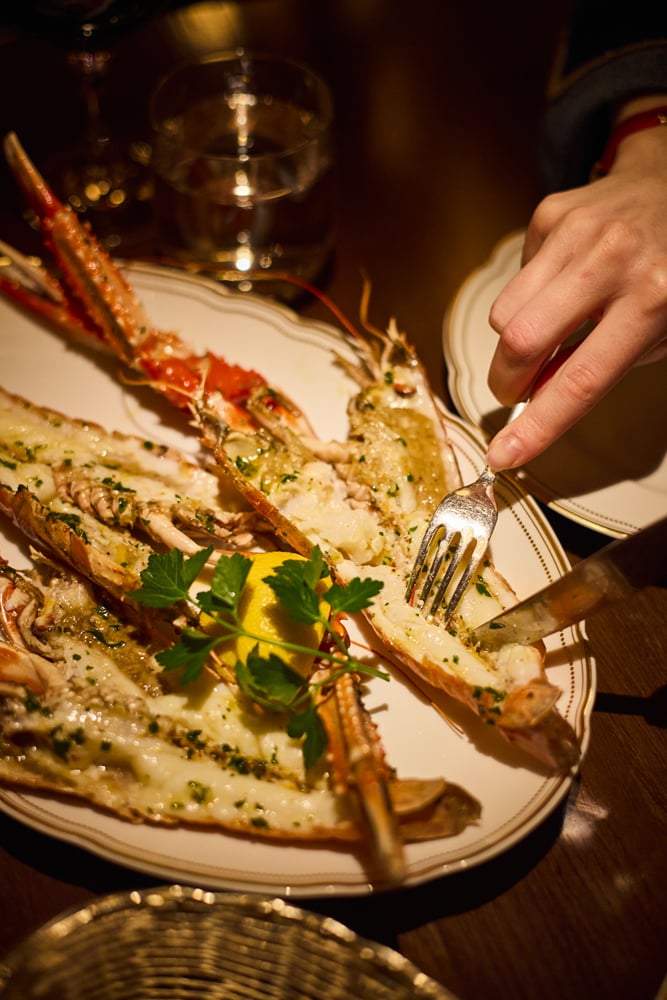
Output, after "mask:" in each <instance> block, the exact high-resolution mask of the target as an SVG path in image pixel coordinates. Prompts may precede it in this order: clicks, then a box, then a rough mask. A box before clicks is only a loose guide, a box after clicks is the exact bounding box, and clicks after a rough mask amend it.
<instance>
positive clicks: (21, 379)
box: [0, 266, 595, 897]
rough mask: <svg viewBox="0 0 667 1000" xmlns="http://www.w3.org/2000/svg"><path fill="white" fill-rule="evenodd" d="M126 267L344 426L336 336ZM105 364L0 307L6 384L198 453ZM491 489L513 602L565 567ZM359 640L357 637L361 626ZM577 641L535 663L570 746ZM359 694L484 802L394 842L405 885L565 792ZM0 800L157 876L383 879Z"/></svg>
mask: <svg viewBox="0 0 667 1000" xmlns="http://www.w3.org/2000/svg"><path fill="white" fill-rule="evenodd" d="M130 276H131V280H132V282H133V284H134V286H135V287H136V289H137V290H138V292H139V294H140V296H141V298H142V299H143V301H144V303H145V305H146V307H147V309H148V312H149V314H150V315H151V317H152V318H153V319H154V321H155V323H156V324H158V325H160V326H161V327H162V328H164V329H174V330H178V331H179V332H180V333H181V334H182V335H183V336H185V337H187V338H188V339H189V340H190V341H192V342H193V343H195V344H196V345H197V346H198V347H200V348H202V347H204V346H208V347H210V348H212V349H214V350H217V351H218V352H219V353H221V354H224V356H225V357H226V358H227V359H228V360H230V361H234V362H237V363H240V364H243V365H244V366H246V367H253V366H254V367H255V368H257V369H258V370H260V371H261V372H262V373H263V374H265V375H267V376H268V377H269V378H270V379H271V380H272V381H273V382H274V384H276V385H278V386H280V387H281V388H282V389H283V390H285V391H286V392H287V393H289V394H290V395H291V396H292V397H293V398H294V399H295V400H296V401H297V402H298V403H299V404H301V406H302V407H303V408H304V410H305V411H306V412H307V413H308V414H309V415H310V417H311V418H312V421H313V424H314V426H315V429H316V431H317V432H318V434H320V435H321V436H323V437H325V436H328V437H338V438H340V437H341V436H344V435H345V434H346V426H347V418H346V402H347V398H348V395H349V393H350V392H351V391H352V385H351V383H350V381H349V379H348V378H347V376H345V375H344V374H343V373H342V371H341V370H340V368H338V367H337V366H336V365H335V364H334V363H333V360H332V354H331V348H332V347H333V346H335V347H336V348H337V349H338V350H345V346H344V344H343V343H342V341H341V338H340V335H339V334H338V333H337V332H336V331H335V330H333V329H332V328H330V327H327V326H324V325H321V324H315V323H312V322H304V321H302V320H300V319H299V318H298V317H296V316H295V315H294V314H293V313H291V312H290V311H289V310H287V309H284V308H281V307H278V306H273V305H271V304H269V303H267V302H265V301H263V300H261V299H259V298H253V297H246V296H237V295H232V294H228V293H225V292H224V290H222V289H221V288H220V287H219V286H217V285H214V284H212V283H205V282H203V281H201V280H199V279H195V278H193V277H191V276H188V275H184V274H180V273H174V272H169V271H165V270H160V269H157V268H149V267H144V266H136V267H133V268H132V269H131V272H130ZM98 357H99V356H98ZM116 367H117V366H116V365H115V363H110V364H107V363H106V362H104V365H103V367H100V363H99V360H96V359H95V358H94V356H92V355H90V356H86V355H84V354H83V353H82V352H80V351H78V350H77V349H76V348H70V347H68V346H67V345H66V344H65V343H64V342H63V341H62V340H61V339H60V338H59V337H58V336H56V335H54V334H52V333H49V332H47V331H46V330H44V329H42V328H41V327H40V326H39V325H37V324H36V323H34V322H32V321H31V320H29V319H27V318H26V317H25V316H24V315H22V314H20V313H19V312H17V311H16V310H15V309H14V307H13V306H11V305H9V304H7V303H5V302H2V301H0V372H2V376H1V378H2V380H3V381H4V383H5V385H6V388H8V389H9V390H11V391H13V392H17V393H20V394H22V395H24V396H27V397H28V398H29V399H31V400H33V401H35V402H38V403H41V404H44V405H48V406H52V407H55V408H57V409H60V410H61V411H64V412H66V413H67V414H70V415H72V416H79V417H89V418H91V419H95V420H96V421H98V422H100V423H102V424H104V425H106V426H107V427H109V428H114V429H117V430H121V431H125V432H130V433H140V434H141V435H142V436H146V437H150V438H152V439H153V440H157V441H160V442H164V443H167V444H172V445H177V446H180V447H181V448H182V449H183V450H187V451H190V452H195V453H196V451H197V444H196V438H195V436H194V432H192V435H189V434H188V431H187V428H186V427H185V426H184V425H183V424H181V423H179V418H178V416H177V415H176V414H175V413H174V412H172V411H170V410H168V409H167V408H166V407H165V406H163V405H162V404H161V403H160V402H159V401H157V402H156V397H155V396H154V395H153V393H152V392H151V391H150V390H149V389H147V388H143V389H136V390H132V389H128V388H127V387H123V386H122V385H121V384H120V383H119V382H118V381H117V380H116V379H115V377H114V371H115V369H116ZM451 438H452V441H453V444H454V447H455V449H456V452H457V454H458V457H459V460H460V464H461V470H462V474H463V476H464V478H465V479H471V478H474V476H476V475H477V473H478V471H479V470H480V469H481V467H482V465H483V451H482V447H481V444H480V441H479V439H478V437H477V435H476V432H473V431H471V430H470V429H469V428H468V427H467V426H466V425H464V424H463V423H462V422H460V421H458V420H455V419H452V422H451ZM499 493H500V502H501V505H502V510H501V513H500V521H499V525H498V528H497V531H496V535H495V538H494V542H493V549H494V556H495V559H496V561H497V563H498V565H499V566H500V567H502V568H503V570H504V572H505V574H506V576H507V577H508V578H510V580H511V582H512V583H513V585H514V587H515V589H516V590H517V591H518V593H519V595H520V596H527V595H528V594H530V593H532V592H533V591H535V590H537V589H539V588H541V587H542V586H544V585H545V584H546V583H548V582H549V581H550V580H552V579H554V577H557V576H559V575H560V574H561V573H562V572H563V571H564V570H565V569H566V568H567V560H566V557H565V555H564V553H563V551H562V549H561V547H560V545H559V543H558V541H557V539H556V538H555V536H554V535H553V533H552V531H551V529H550V527H549V526H548V524H547V523H546V522H545V520H544V519H543V517H542V515H541V513H540V511H539V509H538V508H537V506H536V505H535V504H534V503H533V502H532V501H531V500H528V499H525V498H524V496H523V494H522V493H521V492H520V490H519V488H518V487H515V486H513V485H506V484H504V483H501V484H500V485H499ZM4 534H5V538H4V541H3V539H2V538H1V537H0V553H1V554H2V555H4V556H5V557H6V558H8V559H9V560H10V562H13V563H15V564H19V565H21V566H24V565H27V549H26V546H25V544H24V542H23V541H22V540H21V539H20V538H19V537H18V536H17V535H16V534H15V533H14V532H13V531H10V530H9V528H7V527H5V531H4ZM351 631H352V635H353V639H355V641H359V640H360V639H361V632H360V631H358V630H355V628H354V623H353V629H352V630H351ZM365 640H366V641H369V640H368V635H367V634H366V635H365ZM371 641H372V640H371ZM375 646H376V643H374V644H373V648H375ZM586 646H587V644H586V642H585V636H584V633H583V631H582V629H581V628H579V627H577V628H574V629H571V630H568V631H567V632H566V633H563V634H561V635H557V636H553V637H552V638H551V639H550V640H549V648H550V653H549V659H548V662H549V664H550V665H549V675H550V677H551V679H552V680H553V681H554V682H555V683H556V684H557V685H558V686H559V687H560V688H561V689H562V692H563V693H562V697H561V699H560V703H559V708H560V710H561V712H562V714H563V715H565V716H566V718H567V719H568V720H569V721H570V722H571V724H572V725H573V727H574V729H575V731H576V732H577V734H578V736H579V737H580V738H581V741H582V746H583V748H584V749H585V747H586V744H587V740H588V720H589V715H590V711H591V707H592V700H593V691H594V673H595V670H594V663H593V661H592V660H591V658H590V655H589V654H588V651H587V648H586ZM366 703H367V706H368V707H369V708H370V709H371V710H372V712H373V715H374V718H375V720H376V722H377V724H378V726H379V728H380V731H381V734H382V737H383V740H384V742H385V745H386V748H387V751H388V755H389V759H390V761H391V763H392V764H393V765H394V766H395V767H396V768H397V769H398V773H399V775H401V776H405V777H408V776H424V777H428V776H435V775H439V774H442V775H444V776H445V777H446V778H447V779H448V780H450V781H454V782H458V783H460V784H462V785H463V786H464V787H465V788H467V789H468V790H469V791H470V792H471V793H472V794H473V795H475V796H476V797H477V798H479V799H480V801H481V803H482V818H481V822H480V823H479V825H478V826H473V827H470V828H469V829H467V830H466V831H465V832H464V833H462V834H460V835H459V836H456V837H453V838H451V839H443V840H436V841H431V842H428V843H423V844H411V845H409V846H408V848H407V861H408V882H409V883H410V884H416V883H419V882H424V881H426V880H429V879H433V878H436V877H438V876H440V875H445V874H448V873H450V872H455V871H458V870H460V869H462V868H467V867H470V866H471V865H474V864H477V863H479V862H481V861H484V860H486V859H488V858H491V857H493V856H495V855H497V854H498V853H500V852H501V851H504V850H505V849H507V848H508V847H510V846H511V845H512V844H514V843H516V842H517V841H518V840H520V839H521V838H522V837H524V836H525V835H526V834H527V833H528V832H529V831H530V830H532V829H533V828H535V827H536V826H537V825H538V824H539V823H540V822H541V821H542V820H543V819H544V818H545V817H546V816H547V815H548V814H549V813H550V812H551V811H552V810H553V809H554V808H555V806H556V805H557V804H558V803H559V802H560V801H561V800H562V798H563V796H564V795H565V794H566V792H567V790H568V788H569V785H570V781H571V779H570V778H569V777H563V776H559V777H553V776H548V775H545V774H544V773H542V772H541V771H540V769H539V768H538V767H534V766H532V765H531V763H530V762H529V761H527V760H526V759H525V758H523V757H521V756H520V755H519V754H518V752H517V751H515V750H513V749H512V748H511V747H510V746H509V745H505V743H504V742H501V741H500V739H499V738H498V737H497V736H496V734H495V733H494V731H493V730H492V729H490V728H489V727H488V726H484V725H482V724H481V723H478V721H477V720H476V719H474V718H472V717H471V718H468V717H467V716H468V714H469V713H467V712H466V711H465V709H463V708H461V707H460V706H458V705H456V704H454V703H452V702H451V701H449V700H447V699H446V698H445V697H443V698H442V700H441V705H442V706H444V707H445V709H446V711H447V712H448V714H449V717H450V718H451V719H452V720H453V721H455V722H456V723H458V725H459V726H460V727H462V728H461V731H457V730H456V729H454V728H452V726H450V725H449V724H448V723H447V722H446V721H444V720H443V718H442V717H441V715H440V714H439V713H438V712H437V711H436V710H435V709H434V707H433V706H432V705H431V704H430V703H428V702H427V701H426V700H424V699H423V698H422V697H421V696H420V695H419V694H418V693H417V692H416V691H415V690H414V689H413V688H412V687H411V686H410V685H409V684H408V683H407V682H406V681H405V680H403V679H402V678H401V676H400V674H399V673H398V672H396V673H395V676H394V677H393V678H392V680H391V682H390V683H388V684H387V683H386V682H383V681H375V682H373V683H371V684H370V685H369V694H368V697H367V702H366ZM0 808H1V809H3V810H4V811H6V812H7V813H9V814H11V815H12V816H14V817H16V818H18V819H19V820H20V821H22V822H24V823H27V824H28V825H30V826H33V827H36V828H37V829H39V830H41V831H43V832H46V833H48V834H50V835H52V836H54V837H57V838H61V839H63V840H66V841H70V842H72V843H74V844H76V845H78V846H80V847H83V848H86V849H87V850H89V851H91V852H93V853H94V854H97V855H100V856H101V857H104V858H107V859H109V860H111V861H114V862H117V863H120V864H124V865H127V866H128V867H130V868H134V869H137V870H140V871H143V872H146V873H150V874H155V875H158V876H160V877H164V878H166V879H168V880H170V881H187V882H195V883H198V884H200V885H205V886H207V887H208V888H213V889H216V888H223V889H237V890H251V891H255V892H272V893H277V894H281V895H291V896H301V897H306V896H322V895H327V894H331V895H355V894H362V893H368V892H372V891H374V890H375V889H377V888H381V882H380V880H379V879H378V876H377V873H376V872H374V871H373V870H372V867H369V864H368V862H367V859H366V858H365V857H364V856H363V855H362V854H359V855H356V854H354V853H351V852H350V851H349V850H347V849H329V848H325V847H321V846H319V847H312V848H310V847H303V846H291V845H276V844H271V843H268V842H266V841H260V840H251V839H243V838H241V837H235V836H233V835H230V834H225V833H219V832H211V831H193V830H190V829H160V828H155V827H148V826H143V825H134V824H131V823H125V822H123V821H121V820H119V819H116V818H115V817H112V816H107V815H105V814H104V813H102V812H100V811H96V810H94V809H91V808H88V807H87V806H85V805H80V804H74V803H71V802H66V801H61V800H58V799H56V798H53V797H48V796H41V795H34V794H24V793H22V792H15V791H7V790H4V791H2V792H0Z"/></svg>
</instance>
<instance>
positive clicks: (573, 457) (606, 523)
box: [443, 233, 667, 537]
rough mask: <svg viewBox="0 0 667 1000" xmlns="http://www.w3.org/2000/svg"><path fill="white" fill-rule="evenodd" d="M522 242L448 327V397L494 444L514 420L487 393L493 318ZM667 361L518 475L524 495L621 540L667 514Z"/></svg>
mask: <svg viewBox="0 0 667 1000" xmlns="http://www.w3.org/2000/svg"><path fill="white" fill-rule="evenodd" d="M522 243H523V233H516V234H513V235H512V236H509V237H507V238H506V239H505V240H503V241H502V242H501V243H499V244H498V246H497V247H496V248H495V250H494V252H493V254H492V256H491V258H490V259H489V261H488V262H487V263H486V264H485V265H484V266H483V267H481V268H480V269H479V270H477V271H474V272H473V273H472V274H471V275H470V276H469V277H468V278H467V280H466V281H465V282H464V283H463V285H462V286H461V289H460V290H459V292H458V294H457V296H456V298H455V299H454V301H453V303H452V306H451V308H450V310H449V312H448V315H447V317H446V318H445V326H444V335H443V346H444V353H445V359H446V362H447V368H448V378H449V382H448V384H449V390H450V393H451V395H452V399H453V400H454V404H455V406H456V408H457V410H458V412H459V413H460V414H461V416H462V417H464V418H465V419H466V420H469V421H470V422H471V423H472V424H474V425H475V426H476V427H478V428H480V429H481V430H482V432H483V433H484V435H485V437H486V438H487V439H490V438H491V437H492V436H493V434H495V432H496V431H497V430H499V429H500V427H502V425H503V424H504V423H505V421H506V419H507V414H508V411H507V410H506V409H504V408H502V407H500V406H499V404H498V401H497V400H496V399H495V397H494V396H493V394H492V393H491V391H490V389H489V388H488V386H487V384H486V376H487V372H488V370H489V364H490V362H491V358H492V356H493V352H494V350H495V346H496V343H497V339H498V338H497V335H496V333H495V332H494V331H493V330H492V328H491V326H490V325H489V321H488V317H489V311H490V309H491V305H492V304H493V302H494V300H495V298H496V296H497V295H498V294H499V292H500V291H501V290H502V288H503V287H504V286H505V285H506V284H507V282H508V281H509V280H510V279H511V278H512V277H513V275H515V274H516V273H517V271H518V270H519V266H520V259H521V245H522ZM666 385H667V360H664V361H662V362H659V363H658V364H655V365H647V366H645V367H641V368H635V369H634V370H633V371H631V372H629V373H628V374H627V375H626V377H625V378H624V379H623V381H622V382H621V383H619V385H617V386H616V387H615V388H614V389H613V390H612V391H611V392H610V393H609V394H608V395H607V396H606V398H605V399H603V400H602V401H601V402H600V403H599V404H598V405H597V406H596V407H595V409H594V410H593V411H592V412H591V413H590V414H588V416H586V417H585V418H584V419H583V420H581V421H579V423H578V424H577V425H576V426H575V427H573V428H572V429H571V430H570V431H569V432H568V433H567V434H565V435H564V437H563V438H561V440H560V441H558V442H556V444H554V445H552V447H551V448H549V449H548V450H547V451H546V452H545V453H544V454H543V455H541V456H539V457H538V458H537V459H535V460H534V461H533V462H531V463H530V464H529V465H527V466H526V467H525V468H524V469H522V470H521V472H520V473H519V474H518V475H519V478H520V480H521V482H522V484H523V485H524V486H525V488H526V489H527V490H528V491H529V492H530V493H532V494H533V495H534V496H536V497H537V498H538V499H540V500H542V501H543V502H545V503H547V504H548V505H549V506H550V507H552V508H553V509H554V510H556V511H558V512H559V513H560V514H563V515H564V516H565V517H568V518H570V519H572V520H575V521H577V522H579V523H581V524H585V525H586V526H587V527H589V528H593V529H595V530H597V531H601V532H603V533H604V534H607V535H611V536H613V537H622V536H624V535H628V534H631V533H632V532H634V531H637V530H638V529H639V528H642V527H645V526H646V525H647V524H650V523H651V522H652V521H655V520H657V519H658V518H659V517H662V516H663V515H664V513H665V510H666V509H667V391H665V386H666Z"/></svg>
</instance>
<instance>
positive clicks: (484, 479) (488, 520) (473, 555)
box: [406, 467, 498, 623]
mask: <svg viewBox="0 0 667 1000" xmlns="http://www.w3.org/2000/svg"><path fill="white" fill-rule="evenodd" d="M495 480H496V476H495V473H494V472H492V471H491V469H489V468H488V467H487V468H486V469H484V471H483V472H482V474H481V476H479V478H478V479H476V480H475V482H474V483H470V485H468V486H462V487H461V488H460V489H458V490H454V492H453V493H448V494H447V496H446V497H445V498H444V499H443V500H441V502H440V504H439V505H438V507H437V508H436V510H435V513H434V514H433V516H432V518H431V520H430V522H429V524H428V527H427V529H426V532H425V533H424V537H423V539H422V543H421V545H420V546H419V552H418V553H417V558H416V559H415V563H414V566H413V568H412V573H411V575H410V582H409V583H408V589H407V592H406V600H407V601H412V599H413V596H414V592H415V588H416V587H417V582H418V580H419V577H420V576H421V575H422V574H423V573H424V572H426V566H427V561H428V559H429V556H430V555H431V550H432V549H433V553H432V556H431V561H430V564H429V566H428V573H427V576H426V580H425V581H424V584H423V586H422V588H421V593H420V594H419V596H418V598H417V603H418V604H419V606H420V607H424V606H425V605H426V602H427V600H428V598H429V595H430V593H431V591H432V589H433V585H434V583H435V581H436V579H437V577H438V574H439V572H440V568H441V566H442V563H443V561H444V559H445V557H446V556H448V555H449V559H448V562H447V568H446V570H445V573H444V575H443V576H442V578H441V580H440V581H439V583H438V588H437V590H436V592H435V596H434V598H433V600H432V602H431V606H430V608H429V609H428V613H429V614H430V615H435V614H436V612H437V611H438V609H439V608H440V605H441V604H442V602H443V600H444V597H445V594H446V592H447V588H448V587H449V585H450V583H451V581H452V580H453V578H454V576H455V574H456V572H457V570H458V569H459V568H460V567H461V566H462V565H463V559H464V556H465V555H466V553H467V552H468V551H469V550H470V548H471V546H472V551H471V552H470V556H469V558H468V560H467V562H466V564H465V568H464V570H463V572H462V574H461V576H460V578H459V580H458V581H457V584H456V587H455V589H454V593H453V594H452V595H451V597H450V598H449V600H448V602H447V605H446V608H445V613H444V618H443V621H444V622H445V623H447V622H448V621H449V620H450V618H451V617H452V615H453V614H454V612H455V611H456V608H457V607H458V605H459V602H460V600H461V598H462V596H463V594H464V591H465V589H466V587H467V586H468V584H469V583H470V581H471V580H472V578H473V575H474V574H475V572H476V570H477V569H478V567H479V564H480V562H481V561H482V558H483V557H484V552H485V551H486V547H487V545H488V544H489V539H490V538H491V535H492V533H493V529H494V528H495V526H496V521H497V520H498V507H497V505H496V499H495V496H494V492H493V484H494V483H495ZM436 536H438V537H437V539H436ZM455 538H458V541H457V542H456V544H455V545H452V543H453V541H454V539H455Z"/></svg>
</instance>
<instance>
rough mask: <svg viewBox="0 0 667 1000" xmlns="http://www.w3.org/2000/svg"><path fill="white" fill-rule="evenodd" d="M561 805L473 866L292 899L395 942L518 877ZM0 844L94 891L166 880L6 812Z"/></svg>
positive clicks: (544, 842)
mask: <svg viewBox="0 0 667 1000" xmlns="http://www.w3.org/2000/svg"><path fill="white" fill-rule="evenodd" d="M564 811H565V806H560V807H559V808H558V809H556V810H555V811H554V812H553V813H552V814H551V815H550V816H549V817H548V818H547V819H546V820H545V822H544V823H543V824H542V825H541V826H540V827H538V828H537V829H536V830H534V831H533V832H532V833H530V834H529V835H528V836H527V837H526V838H524V839H523V840H522V841H521V842H520V843H519V844H517V845H516V846H515V847H512V848H511V849H509V850H508V851H505V852H504V853H503V854H502V855H500V856H499V857H497V858H495V859H493V860H491V861H488V862H486V863H484V864H481V865H479V866H477V867H475V868H472V869H471V870H469V871H464V872H456V873H453V874H451V875H447V876H444V877H442V878H439V879H436V880H434V881H432V882H429V883H427V884H424V885H421V886H416V887H412V888H406V889H397V890H394V891H388V892H380V893H377V894H375V895H371V896H352V897H334V898H328V897H325V898H322V897H320V898H316V899H300V898H298V899H294V900H293V901H292V902H293V903H294V905H295V906H299V907H301V908H302V909H307V910H311V911H313V912H315V913H320V914H325V915H327V916H330V917H333V918H334V919H335V920H338V921H340V922H341V923H343V924H345V925H346V926H347V927H349V928H350V929H351V930H353V931H355V932H356V933H357V934H359V935H361V936H362V937H364V938H368V939H369V940H372V941H377V942H379V943H381V944H385V945H387V946H389V947H391V948H395V949H398V937H399V935H401V934H403V933H405V932H407V931H409V930H412V929H414V928H416V927H419V926H421V925H422V924H425V923H428V922H430V921H432V920H437V919H440V918H443V917H447V916H452V915H454V914H457V913H465V912H466V911H469V910H472V909H475V908H476V907H478V906H480V905H482V904H484V903H485V902H487V901H489V900H491V899H493V898H495V897H496V896H499V895H501V894H502V893H503V892H505V891H506V890H507V889H509V888H510V887H511V886H512V885H514V884H515V883H516V882H518V881H520V880H521V879H522V878H523V877H524V876H525V875H526V874H528V872H529V871H530V870H531V869H532V868H534V866H535V865H536V864H538V862H539V861H540V860H541V859H542V858H543V857H544V855H545V854H546V853H547V852H548V851H549V850H550V848H551V847H552V845H553V844H554V843H555V841H556V840H557V839H558V837H559V835H560V832H561V828H562V825H563V817H564ZM0 843H2V845H3V848H4V850H6V851H7V852H9V853H11V854H12V855H13V856H14V857H16V858H17V859H18V860H19V861H21V862H23V863H25V864H26V865H30V867H32V868H36V869H37V870H38V871H40V872H42V873H43V874H44V875H46V876H47V877H50V878H53V879H56V880H60V881H63V880H64V881H67V882H75V883H76V884H77V885H79V886H81V887H82V888H84V889H86V890H88V891H89V892H91V893H94V894H97V895H104V894H107V893H111V892H119V891H129V890H132V889H141V888H145V887H150V886H156V885H163V884H165V883H166V882H167V881H169V880H167V879H164V878H156V877H154V876H148V875H144V874H142V873H140V872H135V871H133V870H132V869H129V868H125V867H123V866H121V865H116V864H114V863H112V862H109V861H105V860H104V859H102V858H99V857H97V856H95V855H93V854H90V853H88V852H87V851H85V850H83V849H81V848H78V847H75V846H73V845H71V844H67V843H65V842H63V841H58V840H54V839H52V838H51V837H48V836H46V835H45V834H42V833H39V832H38V831H36V830H32V829H31V828H29V827H26V826H24V825H23V824H21V823H19V822H17V821H16V820H14V819H12V818H11V817H9V816H2V815H0Z"/></svg>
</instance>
